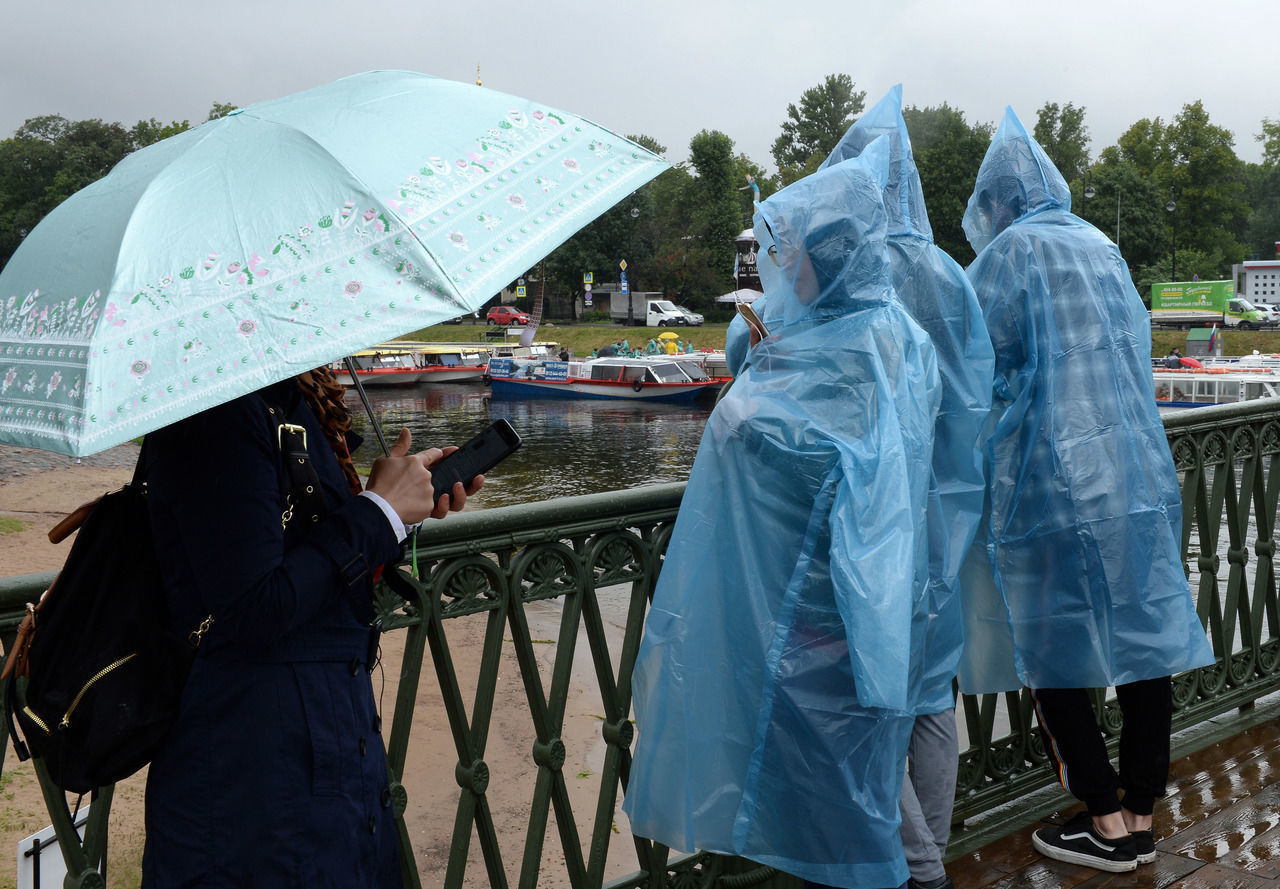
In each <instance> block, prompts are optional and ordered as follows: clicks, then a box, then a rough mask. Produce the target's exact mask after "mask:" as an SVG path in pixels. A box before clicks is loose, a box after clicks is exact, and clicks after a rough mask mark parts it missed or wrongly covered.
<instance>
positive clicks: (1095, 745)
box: [960, 109, 1213, 871]
mask: <svg viewBox="0 0 1280 889" xmlns="http://www.w3.org/2000/svg"><path fill="white" fill-rule="evenodd" d="M964 230H965V234H966V236H967V237H968V239H969V243H970V244H971V245H972V246H973V249H974V250H975V251H976V252H977V254H978V256H977V258H976V259H975V260H974V262H973V264H972V265H970V267H969V269H968V275H969V279H970V281H972V282H973V286H974V289H975V290H976V291H977V294H978V299H979V300H980V301H981V303H982V306H983V312H984V315H985V318H986V322H987V330H988V332H989V333H990V336H991V342H992V346H993V348H994V349H995V358H996V381H995V394H994V400H993V405H992V433H991V437H990V438H989V440H988V441H987V444H986V449H985V454H986V460H987V462H988V464H989V465H988V472H987V479H988V502H989V506H990V514H989V516H988V519H987V521H986V522H985V528H984V529H983V534H984V537H983V543H984V545H985V549H986V555H987V556H988V559H987V565H986V566H985V567H986V568H987V581H986V582H985V583H980V582H978V580H979V578H978V577H977V576H976V574H975V577H974V578H973V579H974V582H973V583H969V579H968V578H966V589H965V593H966V597H967V598H966V603H965V611H966V626H965V652H964V656H963V659H962V666H961V672H960V675H961V687H962V689H963V690H964V691H967V692H975V693H976V692H998V691H1005V690H1008V689H1012V688H1017V687H1018V686H1020V685H1026V686H1028V687H1030V688H1031V689H1032V693H1033V696H1034V699H1035V703H1036V712H1037V715H1038V717H1039V719H1040V724H1041V729H1042V731H1043V732H1044V733H1045V737H1046V744H1045V746H1046V748H1047V749H1048V751H1049V752H1050V754H1051V755H1052V756H1053V757H1054V760H1055V762H1056V764H1057V766H1058V771H1059V776H1060V778H1061V780H1062V783H1063V786H1064V787H1066V789H1067V790H1068V791H1070V792H1071V793H1072V794H1073V795H1075V796H1076V797H1077V798H1079V799H1081V800H1082V801H1084V803H1085V804H1086V806H1087V809H1088V811H1087V813H1081V817H1080V818H1077V819H1072V820H1071V821H1069V822H1068V823H1067V825H1065V826H1063V827H1051V828H1041V829H1040V830H1038V831H1037V832H1036V833H1035V835H1034V837H1033V842H1034V843H1035V845H1036V848H1037V849H1039V850H1040V851H1041V852H1042V853H1044V854H1046V855H1048V856H1050V857H1053V858H1058V859H1061V860H1066V861H1072V862H1076V863H1081V864H1088V865H1090V866H1093V867H1097V868H1100V869H1105V870H1111V871H1125V870H1132V869H1133V868H1134V867H1136V866H1137V863H1138V862H1139V861H1144V862H1145V861H1150V860H1154V859H1155V850H1154V845H1153V838H1152V836H1151V831H1150V827H1151V812H1152V808H1153V806H1154V802H1155V799H1156V798H1158V797H1160V796H1163V795H1164V791H1165V781H1166V779H1167V776H1168V765H1169V734H1170V723H1171V715H1172V703H1171V693H1170V679H1169V677H1170V675H1171V674H1172V673H1176V672H1180V671H1183V670H1190V669H1193V668H1195V667H1200V666H1204V665H1206V664H1209V663H1212V661H1213V653H1212V651H1211V650H1210V647H1209V643H1208V640H1207V638H1206V636H1205V632H1204V629H1203V627H1202V626H1201V624H1200V622H1199V620H1198V618H1197V617H1196V612H1195V608H1194V605H1193V602H1192V598H1191V592H1190V590H1189V588H1188V586H1187V580H1186V575H1185V574H1184V572H1183V565H1182V556H1181V549H1180V546H1179V543H1180V539H1181V538H1180V535H1181V528H1182V509H1181V499H1180V496H1179V490H1178V479H1177V475H1176V473H1175V471H1174V466H1173V460H1172V457H1171V455H1170V453H1169V446H1168V444H1167V442H1166V439H1165V432H1164V426H1163V424H1162V423H1161V420H1160V416H1159V413H1158V412H1157V409H1156V404H1155V393H1154V387H1153V381H1152V376H1151V328H1150V323H1149V321H1148V318H1147V314H1146V312H1145V310H1144V308H1143V304H1142V301H1141V299H1140V298H1139V297H1138V294H1137V292H1136V291H1135V290H1134V287H1133V284H1132V282H1131V279H1130V277H1129V269H1128V267H1127V266H1126V265H1125V262H1124V260H1123V259H1122V258H1121V256H1120V251H1119V250H1118V249H1117V248H1116V246H1115V245H1114V244H1112V243H1111V242H1110V241H1109V240H1108V239H1107V238H1106V236H1104V235H1103V234H1102V233H1101V232H1099V231H1098V230H1097V229H1095V228H1094V227H1093V226H1091V225H1089V224H1088V223H1087V222H1085V221H1084V220H1082V219H1080V218H1079V217H1077V216H1074V215H1072V213H1071V192H1070V190H1069V188H1068V187H1067V183H1066V181H1065V180H1064V179H1063V178H1062V175H1061V174H1060V173H1059V172H1058V170H1057V169H1056V168H1055V167H1054V166H1053V164H1052V162H1050V160H1049V158H1048V157H1047V156H1046V155H1045V153H1044V151H1043V150H1042V149H1041V148H1040V146H1039V145H1038V144H1037V143H1036V141H1035V139H1033V138H1032V137H1031V135H1030V134H1029V133H1028V132H1027V131H1026V128H1025V127H1024V126H1023V125H1022V123H1021V121H1019V120H1018V118H1017V116H1016V115H1015V114H1014V113H1013V111H1012V109H1010V110H1008V111H1007V112H1006V115H1005V118H1004V121H1003V122H1002V123H1001V125H1000V128H999V130H998V131H997V132H996V135H995V137H994V139H993V140H992V143H991V146H990V148H989V149H988V150H987V154H986V157H985V158H984V159H983V162H982V166H981V168H980V169H979V170H978V177H977V182H976V185H975V188H974V193H973V196H972V197H971V198H970V199H969V205H968V208H967V209H966V211H965V215H964ZM1108 686H1114V687H1115V688H1116V696H1117V698H1118V700H1119V703H1120V707H1121V709H1122V711H1123V713H1124V729H1123V732H1122V735H1121V741H1120V764H1119V765H1120V768H1119V773H1118V774H1117V773H1116V771H1115V770H1113V769H1112V767H1111V765H1110V763H1109V761H1108V757H1107V754H1106V748H1105V746H1104V744H1103V740H1102V737H1101V735H1100V734H1099V732H1098V728H1097V724H1096V722H1095V719H1094V715H1093V711H1092V708H1091V706H1090V702H1089V696H1088V692H1087V689H1090V688H1106V687H1108Z"/></svg>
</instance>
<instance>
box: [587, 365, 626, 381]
mask: <svg viewBox="0 0 1280 889" xmlns="http://www.w3.org/2000/svg"><path fill="white" fill-rule="evenodd" d="M625 369H626V368H624V367H622V366H621V365H616V364H596V365H593V366H592V368H591V379H593V380H621V379H622V372H623V371H624V370H625Z"/></svg>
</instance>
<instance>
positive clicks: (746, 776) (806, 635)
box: [624, 140, 940, 887]
mask: <svg viewBox="0 0 1280 889" xmlns="http://www.w3.org/2000/svg"><path fill="white" fill-rule="evenodd" d="M888 165H889V145H888V140H879V141H878V142H877V143H875V144H873V145H871V146H869V147H868V148H867V149H866V150H865V151H864V152H863V153H862V155H861V156H860V157H858V158H856V159H852V160H848V161H844V162H842V163H839V164H834V165H832V166H831V167H828V168H827V169H824V170H821V171H819V172H817V173H815V174H814V175H812V176H809V177H806V178H805V179H802V180H800V181H799V182H796V183H794V184H792V185H791V186H788V187H787V188H785V189H783V190H781V191H779V192H778V193H776V194H775V195H773V196H772V197H770V198H769V199H768V200H766V201H764V202H763V203H762V204H761V205H760V207H759V211H758V213H757V214H756V218H755V231H756V234H757V238H759V239H761V240H760V243H761V255H762V261H761V263H760V266H761V270H762V271H761V277H762V280H763V283H764V286H765V292H766V293H767V294H768V295H769V300H770V304H771V305H772V306H773V307H774V310H775V311H776V313H777V314H776V318H777V323H776V326H775V328H774V329H773V330H772V331H771V334H770V336H768V337H767V338H765V339H764V340H763V341H761V342H760V343H759V345H757V346H755V347H754V348H753V349H751V351H750V355H749V356H748V358H747V359H746V365H745V367H744V368H742V369H741V370H740V371H739V373H738V376H737V378H736V380H735V382H734V384H733V386H732V388H731V389H730V390H729V392H728V393H727V394H726V395H725V396H724V397H723V398H722V399H721V400H720V402H719V403H718V405H717V406H716V409H715V411H714V412H713V413H712V415H711V417H710V419H709V420H708V423H707V428H706V431H705V433H704V435H703V439H702V443H701V445H700V447H699V449H698V455H697V457H696V459H695V462H694V466H693V469H692V472H691V474H690V479H689V484H688V487H687V489H686V491H685V495H684V500H683V502H682V505H681V508H680V513H679V517H678V518H677V520H676V525H675V528H674V530H673V533H672V537H671V542H670V544H669V546H668V549H667V554H666V560H665V564H664V567H663V570H662V573H661V575H660V576H659V579H658V584H657V588H656V590H655V593H654V599H653V606H652V609H651V610H650V613H649V616H648V619H647V622H646V625H645V635H644V638H643V640H642V642H641V647H640V651H639V653H638V655H637V662H636V667H635V672H634V677H633V684H634V690H635V716H636V725H637V728H638V729H639V739H638V742H637V745H636V751H635V755H634V758H633V761H632V766H631V775H630V782H629V786H628V789H627V796H626V800H625V803H624V809H625V811H626V812H627V814H628V816H629V817H630V819H631V825H632V831H633V832H634V833H635V834H637V835H639V836H644V837H651V838H653V839H654V840H656V841H658V842H661V843H664V844H666V845H667V846H670V847H673V848H676V849H681V850H688V851H692V850H694V849H706V850H711V851H717V852H723V853H728V854H735V855H741V856H744V857H746V858H749V859H752V860H754V861H758V862H760V863H763V864H768V865H771V866H773V867H777V868H778V869H780V870H782V871H785V872H787V873H791V874H795V875H797V876H800V877H802V878H804V879H806V880H810V881H813V882H817V883H822V884H826V885H834V886H848V887H853V886H857V887H887V886H899V885H901V884H902V883H903V882H904V881H905V880H906V879H907V868H906V863H905V860H904V858H903V854H902V845H901V841H900V839H899V836H898V829H899V816H898V797H899V792H900V790H901V787H902V780H903V772H904V761H905V758H906V746H907V741H908V737H909V735H910V732H911V725H912V721H913V714H912V712H911V710H910V708H911V707H912V705H913V701H914V698H915V690H914V689H913V688H912V677H911V671H910V665H911V646H912V622H913V614H914V613H915V610H916V609H917V608H918V607H921V606H922V603H923V602H924V601H925V595H926V593H925V589H924V578H925V577H926V576H927V573H928V547H927V541H926V538H925V535H924V533H923V531H922V529H923V528H924V527H925V525H926V513H927V497H928V489H929V479H930V472H929V465H930V459H931V455H932V451H933V429H934V423H935V420H936V414H937V409H938V402H939V397H940V396H939V382H938V371H937V366H936V360H935V357H934V351H933V347H932V345H931V344H930V342H929V339H928V337H927V336H926V335H925V334H924V332H923V331H922V330H921V329H920V327H919V325H917V324H916V323H915V322H914V321H912V320H911V318H910V316H909V315H908V314H907V312H906V311H905V309H903V307H902V305H901V303H900V302H899V300H898V298H897V296H896V295H895V294H894V291H893V287H892V282H891V270H890V261H889V253H888V249H887V245H886V242H885V239H886V236H887V218H886V215H885V209H884V204H883V198H882V193H883V189H884V185H885V183H886V182H887V180H888ZM708 541H712V542H713V545H711V546H708V543H707V542H708Z"/></svg>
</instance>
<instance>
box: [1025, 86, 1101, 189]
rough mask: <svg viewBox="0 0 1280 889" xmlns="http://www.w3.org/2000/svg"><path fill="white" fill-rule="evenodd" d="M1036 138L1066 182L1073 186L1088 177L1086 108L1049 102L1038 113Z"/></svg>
mask: <svg viewBox="0 0 1280 889" xmlns="http://www.w3.org/2000/svg"><path fill="white" fill-rule="evenodd" d="M1032 135H1034V136H1035V137H1036V141H1037V142H1039V143H1040V147H1041V148H1043V149H1044V153H1045V154H1047V155H1049V160H1051V161H1053V165H1054V166H1055V167H1057V168H1058V172H1059V173H1061V174H1062V177H1063V178H1064V179H1066V180H1067V181H1068V182H1073V181H1075V180H1076V179H1079V178H1080V177H1081V176H1083V175H1084V171H1085V168H1087V167H1088V166H1089V128H1088V127H1086V126H1085V125H1084V108H1083V106H1082V107H1080V108H1077V107H1076V106H1075V105H1072V104H1071V103H1070V102H1068V103H1067V104H1065V105H1063V106H1061V107H1059V106H1058V103H1057V102H1045V103H1044V106H1043V107H1042V108H1041V109H1040V110H1039V111H1038V112H1037V113H1036V126H1035V130H1034V132H1033V133H1032Z"/></svg>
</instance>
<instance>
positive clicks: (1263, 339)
mask: <svg viewBox="0 0 1280 889" xmlns="http://www.w3.org/2000/svg"><path fill="white" fill-rule="evenodd" d="M727 326H728V325H725V324H704V325H703V326H702V327H674V328H664V330H666V329H669V330H672V331H674V332H675V333H677V334H679V335H680V337H681V338H682V339H685V340H692V342H693V345H694V348H698V349H702V348H708V349H723V348H724V335H725V329H726V328H727ZM486 330H495V328H492V327H487V326H486V325H484V324H437V325H436V326H435V327H428V328H426V329H425V330H419V331H418V332H417V333H414V334H411V335H409V336H408V337H406V339H414V340H419V341H421V342H425V343H459V342H461V343H477V342H485V339H484V335H485V331H486ZM658 332H659V331H658V329H657V328H655V327H622V326H616V325H612V324H552V323H544V324H543V325H542V326H541V327H540V328H538V335H537V337H536V339H537V341H538V342H554V343H558V344H560V345H562V346H565V347H566V348H568V349H569V350H570V351H572V352H573V354H575V355H590V354H591V350H592V349H594V348H597V347H599V346H603V345H605V344H606V343H612V342H613V341H615V340H622V339H627V340H629V341H630V343H631V344H632V345H633V346H634V345H636V344H637V343H639V344H640V345H642V346H643V345H644V343H645V342H646V341H647V340H648V339H649V337H651V336H657V335H658ZM1219 336H1221V337H1222V354H1223V355H1249V354H1252V353H1253V352H1254V350H1257V351H1258V352H1261V353H1262V354H1264V355H1270V354H1271V353H1273V352H1280V330H1239V331H1237V330H1225V331H1221V332H1220V333H1219ZM518 339H519V334H518V333H517V334H512V335H511V340H512V341H513V342H514V341H518ZM1186 345H1187V332H1186V331H1185V330H1153V331H1152V332H1151V354H1152V356H1154V357H1159V356H1162V355H1168V354H1169V350H1170V349H1172V348H1173V347H1174V346H1177V347H1178V348H1179V349H1181V350H1182V352H1183V353H1184V354H1185V353H1186V351H1187V349H1186Z"/></svg>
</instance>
